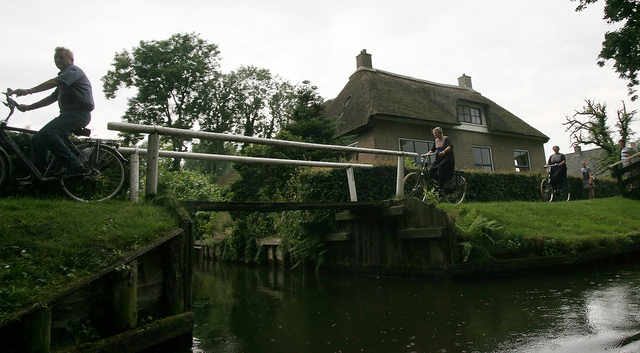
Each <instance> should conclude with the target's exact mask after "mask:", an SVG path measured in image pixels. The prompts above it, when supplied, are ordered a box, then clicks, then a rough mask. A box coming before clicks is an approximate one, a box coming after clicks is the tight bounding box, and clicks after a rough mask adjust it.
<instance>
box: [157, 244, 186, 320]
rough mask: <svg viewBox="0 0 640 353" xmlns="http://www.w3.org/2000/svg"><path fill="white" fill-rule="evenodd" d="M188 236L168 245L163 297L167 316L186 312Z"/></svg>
mask: <svg viewBox="0 0 640 353" xmlns="http://www.w3.org/2000/svg"><path fill="white" fill-rule="evenodd" d="M186 237H187V235H186V234H185V233H182V234H181V235H179V236H177V237H175V238H173V240H171V241H170V242H169V243H168V244H167V257H166V260H167V261H166V262H165V266H164V269H163V270H164V287H163V294H162V295H163V297H164V302H165V304H166V309H167V315H177V314H182V313H183V312H184V311H185V288H184V281H185V278H184V274H183V270H184V265H186V264H185V263H184V260H185V256H186V254H185V249H184V247H185V241H186V239H185V238H186Z"/></svg>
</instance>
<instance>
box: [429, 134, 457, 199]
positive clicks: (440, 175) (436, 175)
mask: <svg viewBox="0 0 640 353" xmlns="http://www.w3.org/2000/svg"><path fill="white" fill-rule="evenodd" d="M433 136H434V137H435V138H436V140H435V143H434V144H433V147H432V148H431V150H430V151H429V153H428V155H433V154H435V155H436V160H435V161H434V162H433V163H432V164H431V168H430V169H429V176H430V177H431V178H433V179H436V180H438V184H439V185H440V189H441V190H440V191H441V192H443V191H445V190H442V189H443V185H444V183H445V182H446V181H447V180H449V179H451V178H452V177H453V170H454V169H455V164H456V160H455V157H454V155H453V144H452V143H451V139H449V136H444V134H443V133H442V128H441V127H436V128H435V129H433Z"/></svg>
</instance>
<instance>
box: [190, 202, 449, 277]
mask: <svg viewBox="0 0 640 353" xmlns="http://www.w3.org/2000/svg"><path fill="white" fill-rule="evenodd" d="M198 206H199V207H200V209H202V208H205V209H207V210H223V209H228V208H229V207H231V206H233V207H236V206H235V205H231V206H227V205H222V204H220V205H214V206H216V208H215V209H214V208H213V207H210V206H209V205H198ZM268 206H269V207H264V208H263V209H262V210H261V211H262V212H277V211H282V210H285V209H284V207H282V206H280V207H274V206H273V205H268ZM303 206H305V207H307V208H306V209H319V208H320V206H321V205H317V206H316V207H315V208H311V207H310V206H306V205H303ZM322 206H323V207H327V208H328V206H327V205H322ZM334 206H335V207H336V208H338V207H339V208H341V209H343V210H344V211H342V212H338V213H336V214H335V220H336V222H337V223H338V226H339V228H340V230H339V231H338V232H336V233H333V234H324V235H323V236H322V237H321V239H322V240H323V241H324V243H325V245H326V247H327V252H326V254H325V262H324V263H323V268H334V269H343V270H346V271H349V272H361V273H371V274H398V275H411V274H428V275H436V276H446V275H447V268H448V266H450V265H451V264H452V263H455V262H457V261H458V252H457V249H456V245H455V244H456V239H455V233H454V231H453V227H454V225H453V223H452V221H451V220H450V219H449V216H448V215H447V213H446V212H443V211H441V210H439V209H437V208H436V207H434V206H431V205H427V204H426V203H424V202H421V201H419V200H417V199H413V198H409V199H400V200H387V201H384V202H376V203H369V204H366V203H362V204H356V203H354V204H353V205H351V206H350V207H346V206H345V205H342V204H337V205H334ZM287 207H288V209H289V208H291V209H293V208H294V207H295V205H287ZM259 210H260V209H259ZM256 243H257V245H258V246H261V247H263V248H264V249H265V253H266V255H267V256H266V261H267V262H268V263H269V264H272V265H282V264H287V263H288V261H289V259H288V258H287V256H286V254H283V253H282V252H281V251H280V249H279V245H280V239H278V238H262V239H257V240H256ZM196 254H197V256H198V257H199V258H202V259H205V258H216V257H217V256H216V248H215V247H214V246H206V245H202V246H198V247H197V251H196Z"/></svg>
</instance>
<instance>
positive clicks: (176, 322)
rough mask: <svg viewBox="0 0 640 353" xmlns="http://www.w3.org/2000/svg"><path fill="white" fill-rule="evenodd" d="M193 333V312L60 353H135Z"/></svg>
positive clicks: (59, 352)
mask: <svg viewBox="0 0 640 353" xmlns="http://www.w3.org/2000/svg"><path fill="white" fill-rule="evenodd" d="M192 331H193V312H191V311H189V312H186V313H183V314H179V315H174V316H171V317H168V318H166V319H161V320H157V321H154V322H152V323H150V324H148V325H146V326H143V327H139V328H137V329H134V330H131V331H127V332H123V333H121V334H119V335H115V336H111V337H109V338H106V339H104V340H102V341H99V342H96V343H87V344H82V345H79V346H75V347H72V348H69V349H65V350H63V351H58V353H109V352H118V353H135V352H138V351H141V350H143V349H147V348H149V347H152V346H155V345H158V344H160V343H163V342H166V341H167V340H169V339H171V338H174V337H178V336H180V335H183V334H185V333H189V332H192Z"/></svg>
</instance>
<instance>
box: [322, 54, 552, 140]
mask: <svg viewBox="0 0 640 353" xmlns="http://www.w3.org/2000/svg"><path fill="white" fill-rule="evenodd" d="M465 101H466V102H469V103H475V104H480V105H482V106H483V107H484V112H485V114H486V117H487V127H488V129H489V131H491V132H504V133H509V134H518V135H523V136H527V137H530V138H537V139H541V140H544V141H545V142H546V141H548V140H549V138H548V137H547V136H546V135H545V134H543V133H542V132H540V131H538V130H536V129H535V128H533V127H532V126H530V125H529V124H527V123H525V122H524V121H522V120H521V119H520V118H518V117H517V116H515V115H513V114H511V113H510V112H508V111H507V110H505V109H504V108H502V107H501V106H499V105H497V104H496V103H494V102H492V101H491V100H489V99H487V98H485V97H483V96H482V95H481V94H480V93H478V92H476V91H474V90H473V89H471V88H466V87H460V86H453V85H446V84H439V83H434V82H429V81H424V80H419V79H415V78H411V77H406V76H401V75H397V74H393V73H390V72H386V71H381V70H377V69H372V68H367V67H360V68H359V69H358V70H357V71H356V72H355V73H354V74H353V75H351V77H350V78H349V82H348V83H347V85H346V86H345V87H344V89H343V90H342V92H340V94H339V95H338V96H337V97H336V98H335V99H333V100H331V101H329V102H328V103H327V113H328V114H329V115H331V116H339V117H340V119H339V121H340V122H341V123H340V134H341V135H344V134H348V133H352V132H354V131H357V130H359V129H361V128H363V127H365V126H367V125H368V124H370V123H371V118H372V117H373V116H374V115H386V116H392V117H401V118H406V119H417V120H423V121H429V122H433V123H434V124H436V125H445V126H446V125H449V126H450V125H460V121H459V120H458V116H457V112H456V107H457V105H458V103H462V102H465Z"/></svg>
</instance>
